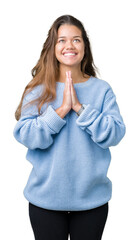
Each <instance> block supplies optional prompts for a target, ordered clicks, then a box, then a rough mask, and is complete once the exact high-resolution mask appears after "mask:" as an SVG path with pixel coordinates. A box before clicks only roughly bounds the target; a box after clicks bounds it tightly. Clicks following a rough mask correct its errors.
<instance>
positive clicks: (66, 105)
mask: <svg viewBox="0 0 139 240" xmlns="http://www.w3.org/2000/svg"><path fill="white" fill-rule="evenodd" d="M70 85H71V84H70V79H69V77H68V75H67V72H66V82H65V88H64V92H63V102H62V105H61V108H62V109H63V110H64V112H65V113H66V114H67V113H68V112H69V111H70V110H71V107H72V98H71V86H70Z"/></svg>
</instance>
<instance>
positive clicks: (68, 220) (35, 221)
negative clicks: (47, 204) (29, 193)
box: [29, 202, 108, 240]
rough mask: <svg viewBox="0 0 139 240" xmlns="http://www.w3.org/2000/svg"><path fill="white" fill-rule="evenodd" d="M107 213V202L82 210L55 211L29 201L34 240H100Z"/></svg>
mask: <svg viewBox="0 0 139 240" xmlns="http://www.w3.org/2000/svg"><path fill="white" fill-rule="evenodd" d="M107 215H108V203H106V204H104V205H103V206H100V207H97V208H94V209H89V210H83V211H70V212H68V211H55V210H48V209H43V208H40V207H37V206H35V205H33V204H31V203H30V202H29V217H30V222H31V226H32V229H33V232H34V236H35V240H68V236H69V234H70V240H100V239H101V237H102V233H103V230H104V227H105V223H106V220H107Z"/></svg>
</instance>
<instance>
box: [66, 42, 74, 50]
mask: <svg viewBox="0 0 139 240" xmlns="http://www.w3.org/2000/svg"><path fill="white" fill-rule="evenodd" d="M74 48H75V47H74V45H73V43H72V41H67V44H66V49H74Z"/></svg>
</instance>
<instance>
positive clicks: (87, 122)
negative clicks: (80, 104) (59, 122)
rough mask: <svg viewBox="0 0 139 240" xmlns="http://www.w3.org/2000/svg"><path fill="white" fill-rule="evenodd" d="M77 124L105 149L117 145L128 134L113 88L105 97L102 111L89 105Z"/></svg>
mask: <svg viewBox="0 0 139 240" xmlns="http://www.w3.org/2000/svg"><path fill="white" fill-rule="evenodd" d="M76 123H77V125H78V126H79V127H80V128H81V129H82V130H85V131H86V132H87V133H88V134H90V135H91V139H92V140H93V141H94V142H95V143H96V144H97V145H98V146H100V147H101V148H103V149H107V148H109V147H111V146H115V145H117V144H118V143H119V142H120V140H121V139H122V138H123V137H124V135H125V132H126V127H125V124H124V122H123V119H122V116H121V114H120V110H119V107H118V104H117V102H116V96H115V94H114V92H113V90H112V89H111V88H110V89H109V90H108V91H107V93H106V95H105V97H104V100H103V106H102V108H101V111H99V110H98V109H96V108H93V107H92V106H91V104H88V105H87V106H86V108H85V109H84V111H83V112H82V114H81V115H80V116H79V117H78V118H77V120H76Z"/></svg>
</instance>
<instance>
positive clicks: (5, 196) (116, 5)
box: [0, 0, 139, 240]
mask: <svg viewBox="0 0 139 240" xmlns="http://www.w3.org/2000/svg"><path fill="white" fill-rule="evenodd" d="M137 4H138V1H135V0H132V1H128V0H126V1H125V0H117V1H112V0H105V1H103V0H102V1H101V0H94V1H93V0H92V1H87V0H85V1H84V2H81V1H77V0H76V1H75V0H71V1H60V0H59V1H53V0H51V1H43V0H39V1H36V0H30V1H29V0H28V1H27V0H24V1H19V0H18V1H17V0H12V1H10V0H9V1H6V0H5V1H3V3H2V4H1V6H0V18H1V19H0V24H1V27H0V35H1V37H0V40H1V44H0V58H1V63H0V66H1V71H0V73H1V74H0V75H1V90H0V93H1V94H0V104H1V106H0V109H1V119H0V121H1V124H0V127H1V129H0V133H1V151H0V154H1V157H0V158H1V159H0V164H1V168H0V196H1V197H0V216H1V217H0V221H1V223H0V227H1V231H0V239H3V240H5V239H6V240H7V239H14V240H19V239H20V240H25V239H29V240H33V239H34V237H33V232H32V229H31V225H30V220H29V216H28V202H27V200H26V199H25V198H24V196H23V189H24V187H25V184H26V182H27V179H28V176H29V173H30V171H31V168H32V166H31V164H29V162H28V161H27V160H26V159H25V154H26V151H27V148H26V147H24V146H23V145H21V144H19V143H18V142H17V141H16V140H15V139H14V137H13V128H14V126H15V124H16V120H15V118H14V113H15V110H16V107H17V105H18V103H19V101H20V98H21V95H22V93H23V90H24V88H25V86H26V85H27V84H28V82H29V81H30V80H31V79H32V76H31V69H32V68H33V67H34V66H35V65H36V63H37V60H38V59H39V56H40V52H41V50H42V45H43V43H44V41H45V39H46V37H47V33H48V30H49V28H50V26H51V25H52V23H53V21H54V20H55V19H56V18H57V17H59V16H61V15H64V14H70V15H73V16H74V17H76V18H78V19H79V20H80V21H82V22H83V24H84V26H85V29H86V30H87V33H88V35H89V38H90V42H91V46H92V52H93V56H94V61H95V64H96V66H98V68H99V69H100V73H101V76H100V78H102V79H104V80H106V81H108V82H109V84H110V85H111V86H112V88H113V91H114V92H115V94H116V96H117V103H118V105H119V107H120V112H121V115H122V117H123V119H124V122H125V124H126V135H125V137H124V139H123V140H122V141H121V142H120V144H119V145H117V146H115V147H111V148H110V150H111V153H112V161H111V165H110V168H109V171H108V177H109V178H110V179H111V181H112V183H113V195H112V199H111V200H110V202H109V215H108V220H107V223H106V226H105V230H104V234H103V238H102V239H103V240H117V239H118V240H123V239H135V240H136V239H139V231H138V215H139V194H138V189H139V186H138V183H139V177H138V171H139V168H138V160H139V154H138V151H139V146H138V145H139V141H138V136H139V125H138V122H139V117H138V116H139V114H138V111H139V108H138V103H139V93H138V92H139V88H138V86H139V85H138V81H139V74H138V70H139V68H138V63H139V47H138V45H139V35H138V28H139V26H138V24H137V23H138V22H139V17H138V16H139V15H138V6H137Z"/></svg>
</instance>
